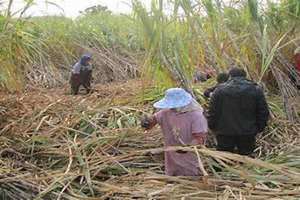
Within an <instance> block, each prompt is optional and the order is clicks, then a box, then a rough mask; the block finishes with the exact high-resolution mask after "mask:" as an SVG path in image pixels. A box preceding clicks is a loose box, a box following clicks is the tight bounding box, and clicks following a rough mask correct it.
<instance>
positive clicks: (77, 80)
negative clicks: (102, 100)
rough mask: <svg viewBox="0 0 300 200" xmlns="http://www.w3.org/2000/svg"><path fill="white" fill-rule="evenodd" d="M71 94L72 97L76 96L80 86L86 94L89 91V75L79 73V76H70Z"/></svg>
mask: <svg viewBox="0 0 300 200" xmlns="http://www.w3.org/2000/svg"><path fill="white" fill-rule="evenodd" d="M70 84H71V92H72V94H73V95H77V94H78V91H79V88H80V86H81V85H82V86H83V87H84V88H85V89H86V92H87V93H90V91H91V73H86V72H81V73H80V74H72V76H71V80H70Z"/></svg>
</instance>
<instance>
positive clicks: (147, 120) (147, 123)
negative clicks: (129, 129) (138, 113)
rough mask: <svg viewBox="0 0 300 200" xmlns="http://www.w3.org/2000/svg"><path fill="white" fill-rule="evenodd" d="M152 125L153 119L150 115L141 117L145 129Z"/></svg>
mask: <svg viewBox="0 0 300 200" xmlns="http://www.w3.org/2000/svg"><path fill="white" fill-rule="evenodd" d="M150 126H151V119H150V117H148V116H146V115H143V116H142V117H141V127H143V128H145V129H149V128H150Z"/></svg>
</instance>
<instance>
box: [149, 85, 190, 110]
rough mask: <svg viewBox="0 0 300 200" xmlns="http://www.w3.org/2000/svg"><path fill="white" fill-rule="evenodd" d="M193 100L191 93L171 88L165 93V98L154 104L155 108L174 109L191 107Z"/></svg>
mask: <svg viewBox="0 0 300 200" xmlns="http://www.w3.org/2000/svg"><path fill="white" fill-rule="evenodd" d="M192 100H193V97H192V95H191V94H190V93H188V92H187V91H185V90H184V89H182V88H171V89H168V90H167V91H166V93H165V97H164V98H163V99H162V100H160V101H158V102H156V103H155V104H154V107H155V108H159V109H172V108H182V107H184V106H187V105H189V104H190V103H191V102H192Z"/></svg>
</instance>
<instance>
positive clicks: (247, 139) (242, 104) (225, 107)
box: [208, 68, 269, 155]
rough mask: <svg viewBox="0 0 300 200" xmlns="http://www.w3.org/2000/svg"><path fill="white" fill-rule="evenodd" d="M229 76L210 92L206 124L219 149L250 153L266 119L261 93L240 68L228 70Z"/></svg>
mask: <svg viewBox="0 0 300 200" xmlns="http://www.w3.org/2000/svg"><path fill="white" fill-rule="evenodd" d="M229 76H230V80H228V81H227V82H226V83H225V84H223V85H220V86H219V87H218V88H217V89H216V91H215V92H214V93H213V94H212V96H211V99H210V105H209V110H208V125H209V128H210V129H211V130H212V131H214V133H215V134H216V139H217V149H218V150H220V151H229V152H236V151H235V148H237V152H238V153H239V154H241V155H251V154H252V153H253V151H254V149H255V143H256V141H255V139H256V135H257V134H258V133H260V132H262V131H263V130H264V129H265V127H266V125H267V122H268V119H269V109H268V105H267V102H266V99H265V96H264V93H263V91H262V89H261V87H259V86H258V85H257V84H256V83H254V82H252V81H250V80H248V79H247V78H246V76H247V74H246V72H245V71H244V70H243V69H240V68H233V69H231V70H230V71H229Z"/></svg>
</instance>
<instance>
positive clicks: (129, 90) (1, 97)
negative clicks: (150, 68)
mask: <svg viewBox="0 0 300 200" xmlns="http://www.w3.org/2000/svg"><path fill="white" fill-rule="evenodd" d="M142 87H143V82H142V81H141V80H131V81H127V82H123V83H111V84H105V85H94V86H93V93H91V94H88V95H86V94H85V91H84V90H82V91H80V94H79V95H77V96H73V95H71V94H70V89H69V85H66V86H64V87H62V88H54V89H44V88H31V89H28V90H27V91H25V92H23V93H16V94H7V93H0V130H1V129H3V128H4V127H6V126H7V125H8V124H9V123H11V122H12V121H16V120H18V119H22V118H24V117H25V116H29V115H34V113H35V112H43V111H46V110H48V109H49V108H52V109H53V112H70V113H72V112H73V111H74V110H78V109H79V108H80V109H81V110H86V111H88V110H93V109H95V108H96V107H97V108H99V107H102V106H103V107H105V106H113V105H118V106H124V105H130V104H131V105H132V104H135V102H133V99H136V97H137V95H139V92H140V91H141V89H142Z"/></svg>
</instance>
